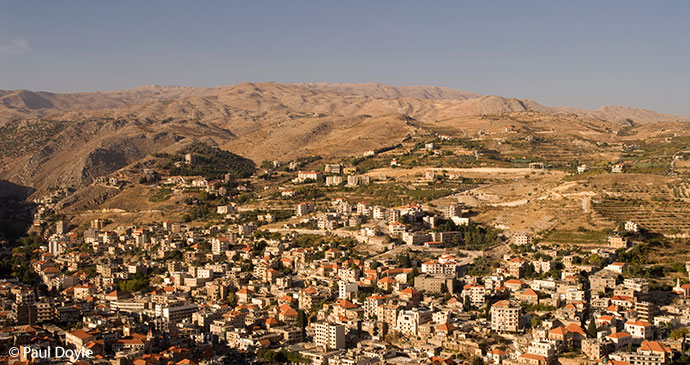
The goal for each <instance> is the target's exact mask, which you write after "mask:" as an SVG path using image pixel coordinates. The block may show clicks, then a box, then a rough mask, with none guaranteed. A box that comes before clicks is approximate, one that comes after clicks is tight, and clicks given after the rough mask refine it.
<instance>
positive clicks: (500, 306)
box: [491, 300, 520, 332]
mask: <svg viewBox="0 0 690 365" xmlns="http://www.w3.org/2000/svg"><path fill="white" fill-rule="evenodd" d="M519 327H520V307H516V306H513V305H512V304H511V303H510V302H509V301H507V300H501V301H498V302H496V303H494V305H492V306H491V329H492V330H494V331H497V332H506V331H507V332H515V331H517V330H518V328H519Z"/></svg>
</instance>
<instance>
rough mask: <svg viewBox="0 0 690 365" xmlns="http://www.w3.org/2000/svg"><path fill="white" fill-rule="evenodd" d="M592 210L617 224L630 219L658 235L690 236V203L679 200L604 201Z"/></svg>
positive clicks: (609, 199)
mask: <svg viewBox="0 0 690 365" xmlns="http://www.w3.org/2000/svg"><path fill="white" fill-rule="evenodd" d="M592 208H593V209H594V210H595V211H596V212H597V213H599V214H601V215H602V216H604V217H606V218H608V219H610V220H613V221H615V222H625V221H628V220H631V221H634V222H637V223H639V224H640V226H642V227H643V228H645V229H647V230H650V231H654V232H659V233H670V234H677V233H690V203H688V202H685V201H679V200H665V201H643V200H637V199H629V198H604V199H602V200H600V201H599V202H597V203H595V202H592Z"/></svg>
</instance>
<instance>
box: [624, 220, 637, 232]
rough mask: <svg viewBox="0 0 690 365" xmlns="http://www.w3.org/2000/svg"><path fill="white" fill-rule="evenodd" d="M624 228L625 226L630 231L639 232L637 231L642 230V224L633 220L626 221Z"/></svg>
mask: <svg viewBox="0 0 690 365" xmlns="http://www.w3.org/2000/svg"><path fill="white" fill-rule="evenodd" d="M624 228H625V230H626V231H628V232H634V233H637V232H639V231H640V225H639V224H637V223H635V222H631V221H627V222H625V227H624Z"/></svg>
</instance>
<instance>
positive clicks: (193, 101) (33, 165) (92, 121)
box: [0, 82, 690, 192]
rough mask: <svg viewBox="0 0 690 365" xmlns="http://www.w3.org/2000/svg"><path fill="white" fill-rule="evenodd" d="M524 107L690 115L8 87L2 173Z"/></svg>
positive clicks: (34, 180) (107, 168) (360, 87)
mask: <svg viewBox="0 0 690 365" xmlns="http://www.w3.org/2000/svg"><path fill="white" fill-rule="evenodd" d="M516 113H517V114H519V113H532V114H535V115H539V116H540V118H541V119H542V120H548V121H549V123H550V124H549V125H550V126H551V127H552V128H554V129H555V130H561V129H562V130H563V131H567V133H574V134H577V133H581V132H582V130H584V129H587V130H589V129H591V125H592V123H594V124H597V125H600V127H601V130H607V131H611V132H612V133H614V132H616V131H617V130H620V129H621V128H625V127H633V126H644V125H649V124H653V123H658V122H681V123H685V122H690V117H687V116H677V115H670V114H664V113H658V112H654V111H649V110H644V109H636V108H629V107H622V106H606V107H602V108H600V109H597V110H594V111H590V110H584V109H577V108H570V107H548V106H543V105H541V104H539V103H537V102H534V101H531V100H526V99H516V98H505V97H499V96H492V95H479V94H476V93H471V92H465V91H460V90H452V89H447V88H440V87H433V86H419V87H394V86H388V85H383V84H374V83H370V84H341V83H337V84H327V83H304V84H278V83H272V82H266V83H242V84H237V85H230V86H221V87H214V88H189V87H178V86H156V85H147V86H141V87H138V88H135V89H131V90H119V91H103V92H87V93H70V94H56V93H49V92H34V91H28V90H7V91H5V90H0V151H2V152H1V153H0V179H2V180H7V181H10V182H12V183H15V184H19V185H21V186H27V187H31V188H32V189H35V190H36V191H37V192H45V191H46V190H47V189H49V188H50V187H55V186H64V187H72V188H79V187H82V186H85V185H88V184H90V183H91V182H93V181H94V179H95V178H97V177H98V176H103V175H107V174H110V173H112V172H114V171H117V170H118V169H121V168H123V167H125V166H128V165H131V164H133V163H136V162H137V161H139V160H141V159H143V158H145V157H146V156H149V155H151V154H153V153H156V152H159V151H162V150H175V149H176V148H178V147H176V146H179V145H180V144H181V143H188V141H189V140H190V139H193V140H198V139H208V140H211V141H212V142H213V143H215V144H217V145H218V146H220V147H221V148H222V149H226V150H229V151H232V152H234V153H237V154H239V155H242V156H245V157H248V158H250V159H253V160H254V161H255V162H257V163H259V162H261V161H262V160H289V159H294V158H296V157H300V156H306V155H317V154H318V155H322V156H344V155H349V154H357V153H362V152H364V151H367V150H372V149H376V148H381V147H384V146H389V145H393V144H396V143H398V142H399V141H401V140H402V139H404V138H405V137H406V136H408V135H411V134H415V133H417V132H419V131H420V130H422V129H426V130H434V128H436V129H435V130H442V129H443V128H446V129H447V128H451V129H453V130H455V131H457V132H458V133H460V132H461V133H464V134H465V135H470V134H472V133H475V132H477V131H479V130H483V129H487V128H489V127H490V126H491V125H492V123H496V125H498V124H500V123H498V122H496V120H497V118H498V119H499V120H503V124H505V123H511V120H510V115H515V114H516ZM501 125H502V124H501ZM578 126H581V128H580V127H578ZM587 126H590V127H587ZM578 128H580V129H578ZM588 128H589V129H588ZM598 130H599V129H598ZM590 132H591V131H590ZM564 133H565V132H564ZM588 133H589V132H588ZM602 133H604V132H602ZM607 138H608V137H607ZM185 140H187V141H186V142H185Z"/></svg>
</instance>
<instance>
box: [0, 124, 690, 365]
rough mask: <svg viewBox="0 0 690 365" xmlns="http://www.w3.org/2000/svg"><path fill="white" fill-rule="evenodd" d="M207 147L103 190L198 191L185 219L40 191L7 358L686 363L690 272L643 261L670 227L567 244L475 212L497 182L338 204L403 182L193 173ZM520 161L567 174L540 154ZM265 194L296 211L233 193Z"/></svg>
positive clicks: (347, 174)
mask: <svg viewBox="0 0 690 365" xmlns="http://www.w3.org/2000/svg"><path fill="white" fill-rule="evenodd" d="M434 138H435V139H434V141H435V142H428V141H427V142H426V143H422V144H419V143H417V147H416V148H417V150H418V151H421V153H424V154H428V155H443V153H442V152H441V150H440V149H439V148H438V145H439V144H441V145H442V144H443V143H450V142H449V141H451V140H452V138H450V137H447V136H436V137H434ZM434 143H436V145H435V144H434ZM395 148H399V146H395V147H394V148H387V149H383V150H379V151H370V152H367V153H365V154H364V155H363V156H362V157H361V158H365V159H367V158H374V157H375V156H381V155H384V154H386V153H389V154H390V153H392V152H391V151H392V150H394V149H395ZM409 153H410V151H407V152H406V154H409ZM468 155H469V156H470V158H471V159H479V158H480V155H479V153H478V152H470V153H468ZM404 156H405V155H400V156H398V155H391V156H389V158H388V159H387V160H386V164H387V166H391V167H392V168H394V169H395V168H398V165H399V164H400V161H401V160H402V159H404ZM203 158H204V156H197V155H194V154H193V153H187V154H184V156H183V158H182V157H176V158H175V159H176V160H177V162H175V163H174V164H172V165H171V164H170V163H168V165H167V166H166V167H167V169H168V170H162V169H159V168H153V167H147V168H144V169H142V170H141V171H136V172H137V175H136V176H138V177H137V178H134V177H133V176H128V175H127V174H126V173H120V174H119V175H116V176H115V175H114V176H111V177H110V178H101V179H98V180H97V181H96V182H94V184H97V185H103V186H108V187H110V188H113V189H119V188H121V187H122V184H126V183H127V181H128V180H130V181H131V180H134V181H136V182H135V184H147V185H146V186H149V187H151V194H149V200H150V201H159V200H165V199H169V198H170V197H171V196H176V195H177V196H186V198H185V199H186V201H187V202H188V203H189V204H191V206H193V207H196V208H194V209H192V213H191V215H190V214H185V215H184V216H183V217H182V218H181V219H179V220H163V221H155V220H154V221H150V222H148V223H146V224H140V225H119V224H116V223H114V222H113V221H112V220H111V219H110V218H107V217H106V216H107V214H104V215H103V217H96V218H94V219H90V220H89V221H87V222H86V223H85V224H84V225H78V226H75V225H74V224H70V222H68V221H67V220H66V217H65V216H64V215H61V214H60V213H59V212H58V211H57V210H56V209H55V207H56V203H57V202H58V201H60V200H61V199H64V198H65V196H67V195H69V192H65V191H60V190H57V191H54V192H53V193H52V194H51V196H49V197H46V198H43V199H40V200H38V201H37V203H38V204H39V205H38V206H39V208H38V209H37V210H36V213H35V215H34V226H35V228H39V227H42V228H44V230H43V235H42V236H41V235H38V234H37V233H33V234H32V235H30V236H27V237H25V238H23V239H22V240H23V241H22V243H23V245H22V246H21V247H17V248H14V249H13V251H12V252H11V253H10V256H9V257H8V258H6V259H5V260H4V261H3V265H10V267H13V268H15V269H14V270H15V271H14V272H15V273H16V275H15V277H7V278H4V279H3V281H2V282H1V283H0V294H1V295H2V298H3V299H2V305H3V312H2V314H3V316H2V319H1V320H2V321H3V324H4V326H3V327H2V330H1V332H2V336H1V337H2V341H1V345H0V346H1V350H2V352H3V354H7V353H8V351H10V348H19V349H20V351H19V352H18V353H19V354H20V355H19V356H16V357H6V358H5V361H7V362H8V363H10V364H12V363H17V364H21V363H22V362H26V361H33V362H40V361H41V359H38V358H32V357H31V355H30V354H31V353H32V351H34V353H35V351H40V350H41V349H46V348H50V347H51V346H52V347H55V346H64V347H66V348H70V349H74V350H89V352H88V353H89V354H91V357H89V358H81V359H78V360H79V361H80V362H85V363H91V364H137V365H138V364H224V363H249V362H258V363H311V364H329V365H346V364H347V365H349V364H362V365H364V364H419V363H421V364H461V363H468V364H469V363H471V364H473V365H476V364H505V365H511V364H526V365H547V364H557V363H561V364H566V363H568V364H570V363H572V364H584V363H587V364H595V363H598V364H608V363H610V364H613V365H640V364H644V365H662V364H671V363H683V362H685V361H687V360H685V359H687V357H686V355H685V350H686V348H687V345H686V343H685V337H686V335H687V326H688V325H689V324H690V307H689V306H688V303H689V302H688V301H689V300H690V284H689V283H688V282H689V280H688V279H690V278H689V277H688V274H687V273H688V272H690V264H685V263H678V265H676V266H677V267H678V272H679V273H682V274H681V275H679V276H677V277H676V279H675V280H673V279H669V278H666V279H664V275H665V274H664V273H663V270H662V268H659V267H655V266H653V265H648V264H644V263H646V262H647V261H646V260H645V256H646V255H648V249H649V244H650V242H657V241H659V240H660V239H661V238H659V237H658V235H654V234H652V233H651V232H649V231H647V230H646V229H645V227H644V226H642V225H640V224H639V223H637V222H635V221H632V220H630V221H625V222H622V223H621V225H620V227H619V229H616V230H612V231H610V232H609V233H608V235H607V236H606V237H605V239H603V240H601V241H599V244H595V245H587V246H586V247H580V246H578V245H567V244H553V243H549V242H547V241H548V240H544V239H543V237H541V236H540V235H539V234H537V233H535V232H529V231H512V230H510V229H505V228H506V227H502V228H504V229H499V228H496V227H492V226H489V225H486V224H483V223H480V222H476V221H475V218H474V217H475V216H477V214H478V213H481V210H482V209H485V206H482V205H477V204H468V203H465V202H464V200H467V199H466V198H475V196H478V195H479V194H482V193H481V192H474V193H473V192H472V188H473V187H475V186H479V185H481V179H478V178H467V177H464V176H463V172H458V171H456V172H453V171H452V169H434V168H426V169H425V170H422V171H423V172H422V173H419V174H417V175H415V176H414V177H413V179H414V180H415V181H417V182H418V183H419V184H422V185H424V186H428V185H429V184H441V183H442V184H451V185H450V186H451V187H450V188H448V187H446V188H444V189H446V190H445V192H444V193H440V195H439V197H438V198H440V199H442V200H440V201H441V202H443V204H436V203H437V202H439V200H436V199H437V197H435V196H416V199H417V200H419V202H418V203H414V202H406V201H404V199H402V200H401V201H399V200H398V198H396V197H393V198H390V199H383V200H381V199H372V201H375V202H372V203H369V202H367V201H361V200H357V201H355V200H349V199H348V198H344V197H336V196H335V195H337V194H339V193H340V192H344V193H347V191H353V190H354V189H356V188H357V187H360V188H361V187H367V186H370V185H371V186H374V185H378V186H380V187H382V188H383V189H385V188H386V187H387V186H389V185H386V184H390V183H391V181H393V180H394V178H392V177H390V176H384V174H382V173H380V172H375V171H377V170H371V171H369V173H362V172H359V171H358V170H357V169H356V168H353V167H346V165H345V163H340V162H326V163H324V162H322V161H321V160H319V159H318V158H317V159H311V160H307V161H305V160H302V161H301V162H292V163H290V164H281V163H279V162H277V161H276V162H270V163H269V162H266V163H264V164H262V168H261V169H259V170H258V171H257V172H256V173H255V175H254V177H250V178H249V180H246V181H245V182H242V181H239V180H238V181H235V179H234V178H233V177H231V176H229V175H228V174H226V176H224V177H221V178H220V179H209V178H205V177H204V176H203V173H202V174H200V175H198V176H188V175H190V174H192V173H196V172H198V171H196V170H194V168H193V167H195V166H198V165H197V164H198V161H199V160H200V159H203ZM175 159H173V160H175ZM185 166H186V167H185ZM304 166H307V167H310V168H313V169H312V170H300V168H302V167H304ZM623 166H624V164H622V163H619V164H612V165H611V168H610V169H611V171H609V173H614V174H615V173H621V172H622V171H618V169H623ZM185 168H186V170H184V169H185ZM175 169H176V170H175ZM183 170H184V171H186V172H187V173H185V174H184V175H169V176H165V174H166V171H175V172H180V171H183ZM507 170H510V169H509V168H508V169H507ZM514 170H515V171H521V173H524V174H525V175H526V176H527V177H529V176H534V175H533V174H535V172H536V173H537V174H542V175H543V174H545V173H550V172H545V171H547V167H545V166H544V164H541V163H534V164H530V165H529V167H528V168H525V169H514ZM587 170H589V169H588V168H586V166H578V167H577V171H576V172H573V174H575V175H577V174H582V173H585V172H586V171H587ZM184 171H183V172H184ZM276 174H280V176H282V180H281V179H279V182H278V183H277V184H273V185H271V186H270V187H269V186H268V185H267V186H266V187H265V188H264V189H259V188H258V187H257V186H254V187H252V186H251V184H250V183H247V181H253V182H254V184H259V181H271V179H275V178H276V176H275V175H276ZM247 176H248V175H247ZM257 176H258V177H257ZM522 180H524V179H522ZM452 184H462V186H459V185H452ZM453 186H455V187H453ZM252 189H254V190H256V191H261V190H264V191H266V193H263V194H264V196H266V197H267V198H266V199H268V197H270V199H273V200H274V201H282V202H283V203H284V204H283V207H284V206H285V204H289V207H288V208H287V209H284V208H282V209H278V210H270V209H266V208H265V207H264V208H257V207H256V206H252V205H251V203H252V201H251V200H252V199H249V200H247V199H243V200H244V201H243V200H238V199H237V198H234V199H228V200H226V199H225V198H224V197H231V196H233V194H234V196H235V197H237V196H240V195H242V194H246V193H247V192H248V191H251V190H252ZM271 189H272V190H271ZM339 189H340V190H339ZM343 189H345V190H343ZM348 189H349V190H348ZM391 189H392V188H391ZM434 189H435V188H434ZM269 190H270V191H269ZM321 190H323V191H327V192H328V193H329V194H331V195H333V197H330V196H325V195H323V193H319V191H321ZM310 194H311V196H312V199H308V197H309V195H310ZM377 194H378V193H377ZM345 195H347V194H345ZM473 195H475V196H473ZM190 196H192V197H195V198H194V199H192V200H191V201H190V198H189V197H190ZM379 198H380V197H379ZM256 199H257V198H255V200H256ZM258 200H261V199H258ZM590 200H591V199H590ZM201 202H208V204H205V203H204V204H205V205H203V207H204V209H200V208H199V207H200V206H201V205H200V204H202V203H201ZM384 202H387V203H388V204H385V203H384ZM401 202H402V203H403V204H399V203H401ZM432 202H436V203H432ZM582 204H583V207H582V209H583V210H585V211H587V210H589V209H591V208H590V207H589V205H590V204H592V203H590V201H589V200H587V199H584V200H583V203H582ZM90 214H91V215H96V216H98V214H99V213H98V212H95V213H93V212H92V213H90ZM73 222H74V221H73ZM496 226H499V225H496ZM17 268H18V269H17ZM655 270H656V271H659V270H661V273H659V272H655ZM25 349H31V351H25ZM69 360H70V359H64V361H69ZM71 360H77V359H71ZM52 362H56V360H53V361H52Z"/></svg>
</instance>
